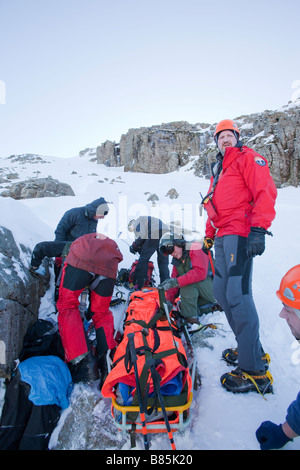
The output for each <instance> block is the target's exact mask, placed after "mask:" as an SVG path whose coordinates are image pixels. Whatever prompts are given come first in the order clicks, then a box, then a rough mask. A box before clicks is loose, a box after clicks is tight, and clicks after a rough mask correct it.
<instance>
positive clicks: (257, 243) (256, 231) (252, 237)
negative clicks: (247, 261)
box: [246, 227, 273, 258]
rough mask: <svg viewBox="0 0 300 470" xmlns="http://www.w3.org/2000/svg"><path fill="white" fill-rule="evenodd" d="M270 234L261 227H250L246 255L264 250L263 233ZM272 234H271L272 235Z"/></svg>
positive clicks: (252, 254) (260, 252)
mask: <svg viewBox="0 0 300 470" xmlns="http://www.w3.org/2000/svg"><path fill="white" fill-rule="evenodd" d="M266 234H268V235H272V233H271V232H268V231H267V230H265V229H264V228H262V227H250V233H249V235H248V238H247V248H246V250H247V255H248V256H249V258H251V257H252V256H256V255H262V254H263V252H264V251H265V235H266ZM272 236H273V235H272Z"/></svg>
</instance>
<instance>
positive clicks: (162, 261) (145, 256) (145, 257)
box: [134, 239, 170, 289]
mask: <svg viewBox="0 0 300 470" xmlns="http://www.w3.org/2000/svg"><path fill="white" fill-rule="evenodd" d="M155 252H157V264H158V270H159V278H160V283H162V282H163V281H165V280H166V279H168V278H169V277H170V275H169V257H168V256H164V255H162V254H161V253H160V252H159V239H149V240H145V241H144V243H143V245H142V247H141V254H140V258H139V262H138V265H137V267H136V270H135V278H134V283H135V284H137V286H138V288H139V289H141V288H142V287H143V286H144V283H145V280H146V277H147V270H148V262H149V260H150V258H151V256H152V255H153V254H154V253H155Z"/></svg>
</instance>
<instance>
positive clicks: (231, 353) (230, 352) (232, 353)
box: [222, 348, 271, 370]
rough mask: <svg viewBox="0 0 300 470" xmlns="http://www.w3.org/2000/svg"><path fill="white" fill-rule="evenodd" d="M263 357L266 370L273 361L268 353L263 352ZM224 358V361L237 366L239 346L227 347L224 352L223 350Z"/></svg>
mask: <svg viewBox="0 0 300 470" xmlns="http://www.w3.org/2000/svg"><path fill="white" fill-rule="evenodd" d="M261 358H262V361H263V363H264V366H265V370H267V369H268V367H269V364H270V362H271V358H270V356H269V354H268V353H265V352H264V353H263V356H262V357H261ZM222 359H224V361H226V362H227V364H231V365H233V366H237V365H238V352H237V348H228V349H225V350H224V351H223V352H222Z"/></svg>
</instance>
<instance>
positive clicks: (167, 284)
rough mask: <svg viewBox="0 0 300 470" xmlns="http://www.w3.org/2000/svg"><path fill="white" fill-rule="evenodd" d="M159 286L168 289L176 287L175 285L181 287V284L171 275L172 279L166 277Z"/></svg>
mask: <svg viewBox="0 0 300 470" xmlns="http://www.w3.org/2000/svg"><path fill="white" fill-rule="evenodd" d="M157 287H158V289H164V290H168V289H174V287H179V284H178V281H177V278H176V277H171V278H170V279H166V280H165V281H164V282H162V283H161V284H160V285H159V286H157Z"/></svg>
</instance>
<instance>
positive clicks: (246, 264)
mask: <svg viewBox="0 0 300 470" xmlns="http://www.w3.org/2000/svg"><path fill="white" fill-rule="evenodd" d="M246 243H247V238H246V237H241V236H238V235H225V236H223V237H216V239H215V244H214V247H215V258H216V259H215V277H214V282H213V292H214V295H215V298H216V299H217V302H218V304H219V305H221V307H222V308H223V310H224V311H225V314H226V317H227V320H228V323H229V325H230V327H231V329H232V331H233V333H234V334H235V338H236V341H237V350H238V364H239V367H240V368H241V369H244V370H249V371H257V370H264V365H263V362H262V359H261V357H262V353H263V350H262V346H261V343H260V339H259V319H258V314H257V311H256V308H255V304H254V300H253V297H252V267H253V258H249V257H248V256H247V253H246Z"/></svg>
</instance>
